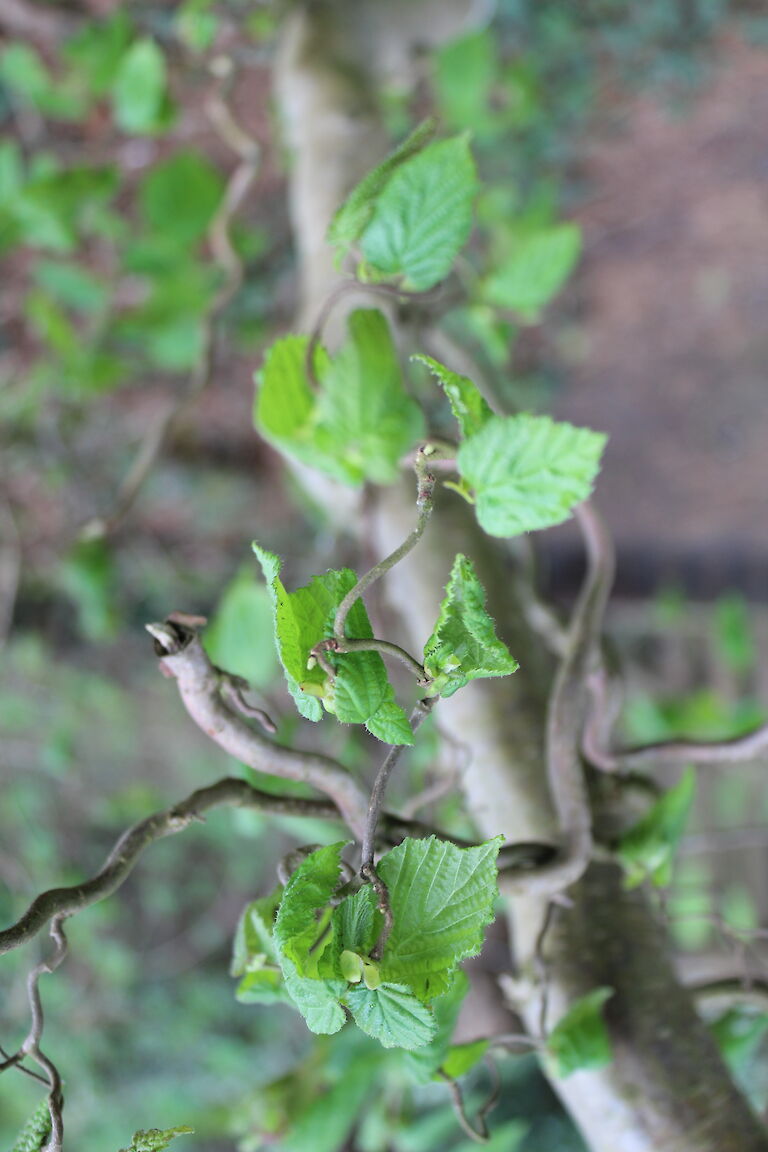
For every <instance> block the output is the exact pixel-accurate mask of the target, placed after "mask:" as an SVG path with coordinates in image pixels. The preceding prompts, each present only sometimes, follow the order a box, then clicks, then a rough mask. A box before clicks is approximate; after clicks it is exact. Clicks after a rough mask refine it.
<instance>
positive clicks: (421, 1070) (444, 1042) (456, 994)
mask: <svg viewBox="0 0 768 1152" xmlns="http://www.w3.org/2000/svg"><path fill="white" fill-rule="evenodd" d="M468 991H469V980H468V979H467V977H466V975H465V974H464V973H463V972H462V971H461V970H460V969H459V971H458V972H457V973H456V975H455V976H454V978H453V982H452V984H451V986H450V988H449V989H448V991H447V992H445V993H444V994H443V995H442V996H438V998H437V999H436V1000H435V1001H434V1003H433V1004H432V1011H433V1012H434V1018H435V1034H434V1036H433V1037H432V1039H431V1040H430V1042H429V1044H427V1045H426V1046H425V1047H424V1048H419V1049H418V1051H416V1052H414V1053H412V1054H411V1055H409V1056H408V1057H407V1060H406V1066H407V1068H408V1070H409V1071H410V1072H412V1073H413V1075H414V1077H415V1078H416V1079H417V1080H418V1081H419V1083H421V1084H428V1083H429V1081H430V1080H431V1079H432V1078H433V1076H435V1075H436V1073H437V1071H438V1069H440V1068H442V1067H443V1064H444V1062H445V1060H446V1058H447V1056H448V1051H449V1049H450V1046H451V1036H452V1035H453V1031H454V1028H455V1027H456V1021H457V1019H458V1016H459V1010H460V1009H461V1004H462V1001H463V999H464V997H465V996H466V994H467V992H468Z"/></svg>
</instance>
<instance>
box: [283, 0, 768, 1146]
mask: <svg viewBox="0 0 768 1152" xmlns="http://www.w3.org/2000/svg"><path fill="white" fill-rule="evenodd" d="M474 8H475V9H476V8H477V6H474ZM473 18H476V13H474V12H473V6H472V5H471V4H469V3H464V2H455V3H453V2H451V0H443V2H440V3H435V2H432V0H388V2H386V3H385V2H383V0H380V2H378V0H337V2H332V0H325V2H320V3H318V2H314V3H307V4H306V6H305V7H298V8H294V10H293V11H292V12H291V13H290V15H289V16H288V18H287V19H286V21H285V25H284V28H283V35H282V46H281V51H280V53H279V59H278V65H277V90H278V99H279V104H280V107H281V111H282V113H283V116H284V120H285V126H286V130H287V134H288V138H289V143H290V145H291V148H292V150H293V155H294V164H293V169H292V176H291V205H292V211H293V224H294V228H295V233H296V238H297V246H298V251H299V257H300V276H301V293H302V306H301V313H302V323H303V325H304V326H307V325H308V324H311V322H312V321H314V319H315V317H316V316H317V314H318V312H319V310H320V308H321V306H322V303H323V301H324V300H325V298H326V297H327V295H328V292H329V290H330V289H331V287H332V286H333V283H334V281H335V279H336V277H337V273H336V272H335V271H334V269H333V265H332V259H331V253H330V250H329V249H328V247H327V245H326V244H325V231H326V228H327V225H328V222H329V220H330V217H331V215H332V214H333V211H334V210H335V209H336V208H337V207H338V205H339V204H340V203H341V201H342V200H343V199H344V196H345V195H346V193H347V192H348V191H349V188H350V187H351V186H352V185H353V184H354V183H355V181H356V180H357V179H359V178H360V176H361V175H362V174H363V173H364V172H365V171H366V170H367V169H368V168H369V167H370V166H371V165H372V164H373V163H375V162H376V161H377V160H378V159H380V158H381V155H382V154H383V152H384V151H385V149H386V142H385V136H384V133H383V129H382V126H381V122H380V119H379V117H378V114H377V100H376V89H377V84H378V82H379V80H380V79H381V78H382V76H385V75H390V74H391V72H392V71H393V70H400V71H401V72H402V71H403V69H405V68H407V67H409V66H410V63H411V61H412V58H413V55H414V53H415V52H416V51H417V49H418V48H420V47H423V46H425V45H434V44H436V43H438V42H439V41H440V39H441V38H445V39H448V38H450V37H452V36H455V35H457V34H459V33H460V31H461V30H462V28H463V27H467V26H470V25H471V21H472V19H473ZM313 490H314V493H315V496H317V494H318V487H317V485H316V484H314V485H313ZM598 495H599V493H598ZM329 499H330V498H329ZM414 518H415V505H414V491H413V484H412V483H409V484H407V485H405V484H404V485H403V486H402V487H401V488H397V487H396V488H393V489H388V490H386V491H384V492H383V493H382V494H381V496H380V498H379V500H378V503H377V506H376V510H375V513H374V517H373V525H374V527H373V534H374V538H373V540H372V542H371V543H372V544H373V546H374V547H375V549H376V551H377V553H380V554H381V555H384V554H386V553H387V552H389V551H390V550H391V549H392V548H394V547H395V546H396V545H397V544H399V543H400V542H401V541H402V540H403V539H404V538H405V536H406V535H407V533H408V532H409V531H410V529H411V528H412V526H413V523H414ZM457 551H463V552H467V553H468V554H469V555H471V556H472V558H473V560H474V561H475V562H476V564H477V567H478V570H479V572H480V576H481V579H482V580H483V581H484V583H485V585H486V588H487V589H488V590H489V601H490V607H491V611H492V613H493V614H494V616H495V618H496V620H497V622H498V624H499V628H500V631H501V633H502V634H503V635H504V636H505V639H506V640H507V641H508V643H509V646H510V649H511V651H512V652H513V654H514V655H515V656H516V657H517V659H518V660H519V661H520V664H521V668H520V670H519V672H518V673H517V674H516V675H515V676H514V677H512V678H511V680H510V679H504V680H498V681H494V680H490V681H484V682H483V684H482V686H478V685H470V686H468V687H466V688H464V689H462V691H461V692H459V693H458V694H457V695H456V696H454V697H453V698H452V699H451V700H449V701H444V702H442V703H441V704H440V706H439V710H438V718H439V723H440V725H441V727H442V728H443V729H444V730H445V731H446V733H447V735H449V736H451V737H453V738H454V739H455V740H457V741H458V742H459V743H461V744H463V745H467V746H469V747H470V748H471V750H472V758H471V762H470V763H469V765H468V766H467V768H466V771H465V773H464V777H463V782H462V783H463V789H464V793H465V797H466V802H467V806H468V809H469V811H470V812H471V814H472V816H473V818H474V820H475V822H476V824H477V827H478V830H479V831H480V832H481V833H482V834H483V836H492V835H495V834H496V833H498V832H502V833H503V834H504V836H505V837H507V838H508V839H509V840H516V839H521V840H532V839H534V840H550V841H554V840H556V838H557V829H556V826H555V818H554V815H553V810H552V805H551V802H550V797H549V795H548V791H547V784H546V771H545V765H544V756H543V739H544V730H545V712H546V703H547V694H548V689H549V683H550V680H551V674H552V667H551V661H550V659H549V658H548V657H547V656H546V655H545V654H544V652H543V645H542V641H541V640H540V639H539V638H537V637H536V636H534V635H532V634H530V633H528V632H527V631H526V630H525V627H524V625H523V623H522V615H521V613H520V612H519V611H518V608H517V605H516V603H515V594H514V585H513V581H512V579H511V575H510V572H509V570H508V567H507V562H505V561H504V560H503V559H502V557H501V555H500V553H499V551H498V550H497V549H496V548H495V546H494V545H493V542H492V541H490V540H489V538H488V537H487V536H485V535H484V534H482V533H481V532H480V531H479V530H478V528H477V527H476V525H475V522H474V518H473V517H472V515H471V513H470V512H469V510H468V509H467V508H466V507H465V506H462V503H461V501H459V500H458V498H455V497H453V495H452V494H450V493H445V494H444V497H443V498H442V499H441V500H440V501H439V502H438V507H437V508H436V511H435V513H434V515H433V519H432V522H431V524H430V526H429V528H428V531H427V534H426V536H425V538H424V540H423V541H422V543H421V545H420V546H419V547H418V548H417V549H416V551H415V552H414V553H412V554H411V556H409V557H408V558H407V560H406V561H404V562H403V563H401V564H400V565H399V566H398V567H396V568H395V569H394V570H393V571H392V572H391V573H390V574H389V575H388V577H387V581H386V583H387V592H388V595H389V596H390V598H391V600H392V603H393V604H394V605H395V607H396V608H397V609H398V610H399V612H400V618H401V620H402V626H403V634H404V638H405V640H406V641H407V645H408V647H409V648H411V649H412V650H414V651H419V650H420V645H422V644H423V642H424V640H425V639H426V637H427V636H428V635H429V633H430V631H431V627H432V625H433V623H434V620H435V619H436V616H437V605H438V603H439V600H440V597H441V595H442V590H443V587H444V585H445V583H446V581H447V579H448V575H449V572H450V569H451V565H452V562H453V558H454V555H455V553H456V552H457ZM600 819H601V813H600V812H599V811H596V812H595V822H596V823H597V824H599V822H600ZM502 887H503V891H504V892H505V895H506V896H507V897H508V902H509V920H510V930H511V934H512V940H513V948H514V954H515V957H516V965H517V971H516V973H515V974H514V975H515V977H516V987H517V988H520V989H522V988H523V987H525V986H526V985H527V987H528V995H527V996H526V997H525V1002H523V1003H521V1004H520V1005H519V1010H520V1012H521V1013H522V1015H523V1017H524V1018H525V1020H526V1023H527V1025H528V1027H529V1028H530V1030H531V1032H532V1033H534V1034H535V1032H536V1029H537V1027H538V1020H539V1011H540V1007H539V1005H540V1000H539V996H540V992H539V990H538V989H536V988H535V987H534V981H533V974H534V963H533V962H534V953H535V948H536V940H537V938H538V936H539V933H540V930H541V926H542V922H543V916H544V914H545V911H546V901H545V899H544V898H543V897H540V896H537V897H533V896H530V895H527V894H526V892H525V888H524V886H518V887H517V888H516V887H515V886H514V885H512V884H511V883H508V882H505V883H503V885H502ZM569 895H570V897H571V898H572V900H573V906H572V907H570V908H568V909H565V908H563V909H558V910H557V912H556V914H555V917H554V920H553V923H552V926H551V929H550V930H549V931H548V933H547V937H546V945H545V954H546V963H547V966H548V969H549V1009H548V1012H549V1018H548V1023H549V1024H550V1025H551V1023H552V1022H554V1021H555V1020H556V1019H557V1018H558V1017H559V1016H560V1015H561V1014H562V1012H563V1011H565V1009H566V1008H567V1007H568V1005H569V1004H570V1003H571V1002H572V1001H573V1000H574V999H575V998H576V997H578V996H580V995H583V994H584V993H585V992H588V991H590V990H592V989H593V988H595V987H597V986H598V985H608V986H610V987H612V988H613V989H614V995H613V997H612V998H611V1000H610V1001H609V1002H608V1004H607V1006H606V1018H607V1021H608V1025H609V1029H610V1033H611V1039H612V1042H613V1047H614V1053H615V1058H614V1060H613V1062H612V1064H611V1065H610V1066H609V1067H608V1068H606V1069H603V1070H601V1071H596V1072H579V1073H576V1074H574V1075H572V1076H570V1077H568V1078H567V1079H565V1080H554V1081H553V1085H554V1088H555V1090H556V1091H557V1092H558V1094H559V1095H560V1097H561V1099H562V1101H563V1103H564V1104H565V1106H566V1108H567V1109H568V1111H569V1112H570V1114H571V1115H572V1117H573V1119H574V1120H575V1122H576V1124H577V1125H578V1127H579V1128H580V1130H581V1132H582V1134H583V1136H584V1138H585V1140H586V1142H587V1144H588V1145H589V1146H590V1148H591V1149H593V1152H768V1137H767V1136H766V1133H765V1131H764V1129H763V1128H762V1126H761V1125H760V1123H759V1122H758V1120H757V1119H756V1117H755V1116H754V1115H753V1114H752V1112H751V1110H750V1109H749V1107H748V1105H747V1104H746V1102H745V1101H744V1099H743V1098H742V1097H741V1095H740V1094H739V1093H738V1092H737V1090H736V1089H735V1087H734V1086H733V1084H732V1082H731V1080H730V1077H729V1075H728V1073H727V1070H726V1069H725V1067H724V1065H723V1062H722V1060H721V1058H720V1056H719V1054H718V1052H717V1050H716V1047H715V1045H714V1043H713V1041H712V1039H711V1037H710V1034H709V1032H708V1030H707V1029H706V1028H705V1027H704V1025H703V1024H702V1023H701V1021H700V1020H699V1018H698V1017H697V1015H696V1012H695V1010H694V1006H693V1004H692V1002H691V999H690V997H689V995H688V994H687V993H686V992H685V991H684V989H683V988H682V987H681V986H680V985H679V983H678V981H677V980H676V978H675V974H674V970H673V965H672V960H671V955H670V949H669V945H668V941H667V938H666V933H665V932H664V930H663V929H662V927H661V926H660V925H659V924H658V923H657V922H656V920H655V918H654V915H653V911H652V909H651V907H650V905H649V903H648V900H647V899H646V897H645V895H644V894H643V893H642V892H641V891H633V892H626V891H625V890H624V889H623V887H622V878H621V874H620V871H619V869H618V868H617V867H616V866H614V865H612V864H610V863H599V864H598V863H594V864H592V865H591V866H590V867H589V869H588V871H587V873H586V875H585V876H584V877H583V879H582V880H581V881H580V882H579V884H577V885H576V886H575V887H574V888H572V889H571V890H570V892H569Z"/></svg>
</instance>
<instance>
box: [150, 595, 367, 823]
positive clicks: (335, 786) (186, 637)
mask: <svg viewBox="0 0 768 1152" xmlns="http://www.w3.org/2000/svg"><path fill="white" fill-rule="evenodd" d="M148 630H149V631H150V632H151V633H152V635H153V636H154V637H155V650H156V652H157V654H158V656H160V657H161V661H160V667H161V670H162V671H163V672H164V673H165V674H166V675H168V676H171V677H173V678H175V680H176V684H177V687H178V690H179V695H180V696H181V699H182V702H183V704H184V707H185V708H186V710H187V712H188V713H189V715H190V716H191V717H192V719H193V720H194V721H195V723H196V724H197V725H198V727H199V728H201V729H202V731H203V732H205V734H206V735H207V736H209V737H210V738H211V739H212V740H213V741H214V742H215V743H216V744H218V745H219V747H220V748H223V749H224V751H225V752H228V753H229V755H230V756H234V757H235V759H236V760H239V761H240V762H241V763H243V764H247V765H248V766H249V767H250V768H255V769H256V770H257V771H260V772H269V773H271V774H272V775H274V776H283V777H285V778H286V779H289V780H300V781H302V783H304V784H309V785H310V786H311V787H313V788H317V789H318V790H319V791H321V792H323V793H325V794H326V795H327V796H329V797H330V798H331V799H332V800H333V802H334V804H335V805H336V807H337V809H338V811H339V812H340V813H341V815H342V817H343V818H344V820H345V821H346V823H347V824H348V825H349V827H350V829H351V830H352V832H353V834H354V835H355V836H361V835H362V831H363V828H364V827H365V813H366V811H367V807H368V803H367V797H366V795H365V792H364V790H363V789H362V788H361V786H360V785H359V784H358V783H357V781H356V780H355V779H354V778H353V777H352V776H351V775H350V773H349V772H347V770H346V769H345V768H342V766H341V765H340V764H339V763H338V761H336V760H333V759H331V758H330V757H329V756H323V755H321V754H320V753H317V752H302V751H297V750H294V749H290V748H283V747H282V746H281V745H279V744H275V743H273V742H272V741H271V740H268V739H267V737H266V736H263V735H262V734H261V733H260V732H258V731H257V730H256V729H254V728H252V727H250V726H249V725H248V724H247V723H246V722H245V720H244V719H243V717H242V716H240V715H239V714H238V713H237V712H235V711H233V710H232V709H231V708H230V707H229V706H228V704H227V703H226V702H225V700H224V699H222V696H221V691H220V687H221V673H220V672H219V671H218V670H217V669H216V668H214V666H213V665H212V664H211V661H210V659H209V658H208V655H207V653H206V651H205V649H204V648H203V645H202V643H201V642H200V638H199V636H198V635H197V632H196V631H195V630H194V628H191V627H188V626H186V625H184V624H182V623H179V621H178V617H177V618H176V620H174V619H172V618H169V619H168V620H167V621H166V622H165V623H164V624H151V625H148Z"/></svg>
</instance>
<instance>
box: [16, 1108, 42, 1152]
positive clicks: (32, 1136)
mask: <svg viewBox="0 0 768 1152" xmlns="http://www.w3.org/2000/svg"><path fill="white" fill-rule="evenodd" d="M50 1134H51V1113H50V1110H49V1108H48V1101H47V1100H41V1102H40V1103H39V1104H38V1106H37V1108H35V1111H34V1112H33V1113H32V1115H31V1116H30V1118H29V1120H28V1121H27V1122H26V1124H25V1125H24V1127H23V1128H22V1130H21V1132H20V1133H19V1136H18V1139H17V1140H16V1143H15V1144H14V1145H13V1147H12V1148H11V1150H10V1152H41V1150H42V1149H43V1148H44V1147H45V1144H46V1141H47V1140H48V1137H49V1136H50Z"/></svg>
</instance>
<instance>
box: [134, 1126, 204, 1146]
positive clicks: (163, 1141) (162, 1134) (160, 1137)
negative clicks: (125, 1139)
mask: <svg viewBox="0 0 768 1152" xmlns="http://www.w3.org/2000/svg"><path fill="white" fill-rule="evenodd" d="M192 1132H194V1128H188V1127H187V1125H186V1124H181V1125H179V1126H178V1127H177V1128H163V1129H162V1131H161V1129H160V1128H150V1129H148V1130H147V1131H146V1132H143V1131H142V1132H137V1133H136V1134H135V1136H134V1137H133V1140H131V1144H130V1147H129V1148H121V1149H120V1152H163V1149H164V1148H167V1147H168V1145H169V1144H170V1143H171V1141H172V1140H175V1139H176V1137H177V1136H184V1135H186V1134H189V1133H192Z"/></svg>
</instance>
